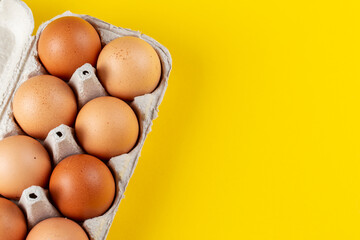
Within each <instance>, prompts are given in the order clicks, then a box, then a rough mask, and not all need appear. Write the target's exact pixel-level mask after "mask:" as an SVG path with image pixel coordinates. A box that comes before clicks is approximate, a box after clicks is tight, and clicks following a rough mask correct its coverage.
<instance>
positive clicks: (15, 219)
mask: <svg viewBox="0 0 360 240" xmlns="http://www.w3.org/2000/svg"><path fill="white" fill-rule="evenodd" d="M26 233H27V228H26V221H25V217H24V214H23V212H22V211H21V210H20V208H19V207H18V206H16V204H15V203H13V202H11V201H10V200H7V199H5V198H2V197H0V239H4V240H5V239H6V240H24V239H25V236H26Z"/></svg>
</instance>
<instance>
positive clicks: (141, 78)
mask: <svg viewBox="0 0 360 240" xmlns="http://www.w3.org/2000/svg"><path fill="white" fill-rule="evenodd" d="M97 74H98V77H99V79H100V81H101V83H102V84H103V86H104V87H105V89H106V90H107V91H108V93H109V94H110V95H112V96H115V97H118V98H121V99H123V100H126V101H131V100H133V99H134V97H136V96H140V95H143V94H146V93H150V92H152V91H153V90H154V89H155V88H156V86H157V85H158V83H159V80H160V75H161V63H160V59H159V56H158V55H157V53H156V51H155V50H154V48H153V47H152V46H151V45H150V44H149V43H147V42H146V41H144V40H142V39H140V38H137V37H120V38H117V39H115V40H113V41H111V42H110V43H108V44H107V45H106V46H105V47H104V48H103V50H102V51H101V52H100V55H99V59H98V62H97Z"/></svg>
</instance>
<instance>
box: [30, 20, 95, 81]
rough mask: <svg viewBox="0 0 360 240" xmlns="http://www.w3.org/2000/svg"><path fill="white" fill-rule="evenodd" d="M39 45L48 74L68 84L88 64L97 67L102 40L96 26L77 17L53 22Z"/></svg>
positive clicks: (40, 56) (40, 54)
mask: <svg viewBox="0 0 360 240" xmlns="http://www.w3.org/2000/svg"><path fill="white" fill-rule="evenodd" d="M37 45H38V52H39V58H40V60H41V62H42V63H43V64H44V66H45V68H46V70H47V71H48V72H49V73H51V75H54V76H57V77H59V78H62V79H64V80H66V81H68V80H69V79H70V78H71V76H72V74H73V73H74V72H75V70H76V69H77V68H79V67H81V66H82V65H84V64H85V63H91V64H92V65H93V66H95V65H96V60H97V58H98V55H99V53H100V50H101V43H100V37H99V35H98V33H97V32H96V30H95V29H94V28H93V26H91V24H90V23H88V22H87V21H85V20H84V19H82V18H78V17H74V16H66V17H62V18H58V19H56V20H55V21H53V22H51V23H50V24H49V25H48V26H47V27H46V28H45V29H44V30H43V31H42V33H41V35H40V38H39V41H38V44H37Z"/></svg>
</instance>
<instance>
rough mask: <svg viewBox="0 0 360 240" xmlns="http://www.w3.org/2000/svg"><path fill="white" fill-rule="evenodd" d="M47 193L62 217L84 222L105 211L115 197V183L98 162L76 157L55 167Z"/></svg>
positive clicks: (71, 157)
mask: <svg viewBox="0 0 360 240" xmlns="http://www.w3.org/2000/svg"><path fill="white" fill-rule="evenodd" d="M49 190H50V195H51V198H52V200H53V201H54V203H55V205H56V207H57V208H58V209H59V210H60V212H61V213H62V214H63V215H64V216H66V217H68V218H71V219H73V220H76V221H84V220H85V219H88V218H93V217H97V216H100V215H102V214H103V213H105V212H106V210H108V209H109V207H110V206H111V204H112V202H113V199H114V196H115V181H114V178H113V176H112V174H111V172H110V170H109V168H108V167H107V166H106V165H105V163H103V162H102V161H101V160H99V159H97V158H96V157H93V156H90V155H87V154H78V155H72V156H70V157H67V158H65V159H64V160H62V161H61V162H60V163H59V164H58V165H57V166H56V167H55V169H54V171H53V173H52V175H51V177H50V184H49Z"/></svg>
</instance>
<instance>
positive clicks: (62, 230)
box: [26, 217, 89, 240]
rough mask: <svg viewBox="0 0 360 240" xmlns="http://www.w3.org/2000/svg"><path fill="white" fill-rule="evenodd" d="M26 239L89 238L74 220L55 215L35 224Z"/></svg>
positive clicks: (64, 239)
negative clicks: (55, 216)
mask: <svg viewBox="0 0 360 240" xmlns="http://www.w3.org/2000/svg"><path fill="white" fill-rule="evenodd" d="M26 240H89V238H88V236H87V235H86V233H85V231H84V230H83V229H82V228H81V227H80V226H79V224H77V223H76V222H73V221H71V220H69V219H66V218H60V217H57V218H48V219H46V220H43V221H41V222H40V223H38V224H37V225H35V227H34V228H33V229H31V231H30V232H29V235H28V236H27V238H26Z"/></svg>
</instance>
